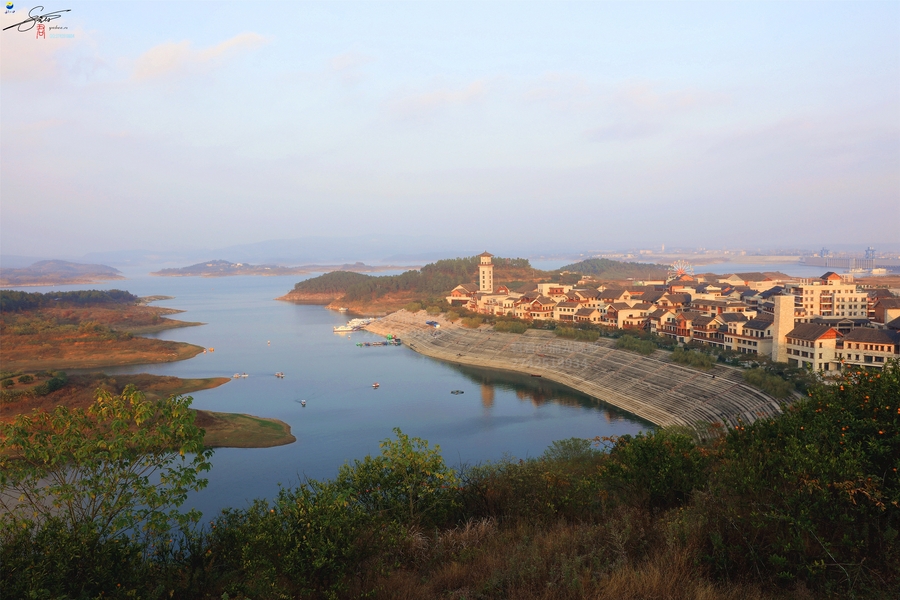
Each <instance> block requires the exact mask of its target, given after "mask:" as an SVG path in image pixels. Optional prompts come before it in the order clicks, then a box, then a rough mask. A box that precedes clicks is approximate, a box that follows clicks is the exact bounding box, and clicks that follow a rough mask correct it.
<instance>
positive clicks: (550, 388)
mask: <svg viewBox="0 0 900 600" xmlns="http://www.w3.org/2000/svg"><path fill="white" fill-rule="evenodd" d="M453 369H454V370H456V371H458V372H459V373H460V374H462V375H463V376H465V377H466V378H467V379H469V380H470V381H472V382H473V383H475V384H477V385H480V386H481V404H482V407H483V408H484V413H485V416H488V415H490V411H491V408H492V407H493V405H494V397H495V394H496V390H498V389H499V390H505V391H509V392H513V393H514V394H515V396H516V398H518V399H519V400H521V401H523V402H530V403H531V404H532V406H535V407H540V406H543V405H545V404H550V403H553V404H558V405H561V406H568V407H571V408H583V409H588V410H592V411H598V412H600V413H602V414H603V417H604V419H605V420H606V422H607V423H615V422H617V421H623V420H627V421H632V422H634V421H642V420H641V419H639V418H638V417H636V416H634V415H632V414H631V413H627V412H625V411H622V410H619V409H618V408H616V407H614V406H611V405H609V404H606V403H605V402H603V401H601V400H597V399H596V398H592V397H591V396H588V395H587V394H582V393H581V392H579V391H577V390H573V389H571V388H569V387H566V386H564V385H562V384H559V383H556V382H554V381H550V380H549V379H543V378H539V377H531V376H530V375H524V374H520V373H511V372H508V371H494V370H490V369H482V368H479V367H471V366H468V365H458V364H454V365H453ZM645 423H646V425H647V427H650V428H652V427H653V425H652V424H651V423H649V422H645Z"/></svg>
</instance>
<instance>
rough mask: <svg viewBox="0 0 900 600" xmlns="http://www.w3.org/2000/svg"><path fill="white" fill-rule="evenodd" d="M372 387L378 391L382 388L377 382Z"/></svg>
mask: <svg viewBox="0 0 900 600" xmlns="http://www.w3.org/2000/svg"><path fill="white" fill-rule="evenodd" d="M372 387H373V388H375V389H376V390H377V389H378V388H379V387H381V386H380V385H379V383H378V382H377V381H376V382H375V383H373V384H372Z"/></svg>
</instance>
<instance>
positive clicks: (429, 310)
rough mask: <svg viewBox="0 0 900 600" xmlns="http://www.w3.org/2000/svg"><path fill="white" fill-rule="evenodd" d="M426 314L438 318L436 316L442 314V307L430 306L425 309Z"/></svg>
mask: <svg viewBox="0 0 900 600" xmlns="http://www.w3.org/2000/svg"><path fill="white" fill-rule="evenodd" d="M425 312H426V313H428V314H429V315H432V316H436V315H439V314H441V312H442V311H441V307H440V306H429V307H428V308H426V309H425Z"/></svg>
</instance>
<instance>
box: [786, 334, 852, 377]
mask: <svg viewBox="0 0 900 600" xmlns="http://www.w3.org/2000/svg"><path fill="white" fill-rule="evenodd" d="M841 337H842V336H841V334H840V333H839V332H838V330H837V329H834V328H833V327H828V326H827V325H816V324H814V323H800V324H798V325H797V326H795V327H794V328H793V329H792V330H791V331H790V332H788V334H787V338H786V343H787V355H788V357H787V363H788V364H789V365H791V366H792V367H803V368H806V369H809V370H811V371H824V372H829V371H839V370H840V359H839V358H838V357H837V346H838V341H839V340H840V339H841Z"/></svg>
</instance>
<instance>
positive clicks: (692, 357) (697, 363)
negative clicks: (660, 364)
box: [672, 348, 713, 369]
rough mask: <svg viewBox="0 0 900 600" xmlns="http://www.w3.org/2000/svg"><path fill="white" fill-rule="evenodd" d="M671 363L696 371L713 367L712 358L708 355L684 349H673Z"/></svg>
mask: <svg viewBox="0 0 900 600" xmlns="http://www.w3.org/2000/svg"><path fill="white" fill-rule="evenodd" d="M672 361H673V362H677V363H679V364H682V365H689V366H691V367H696V368H698V369H709V368H711V367H712V366H713V358H712V356H710V355H709V354H706V353H705V352H698V351H695V350H685V349H684V348H675V350H673V351H672Z"/></svg>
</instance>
